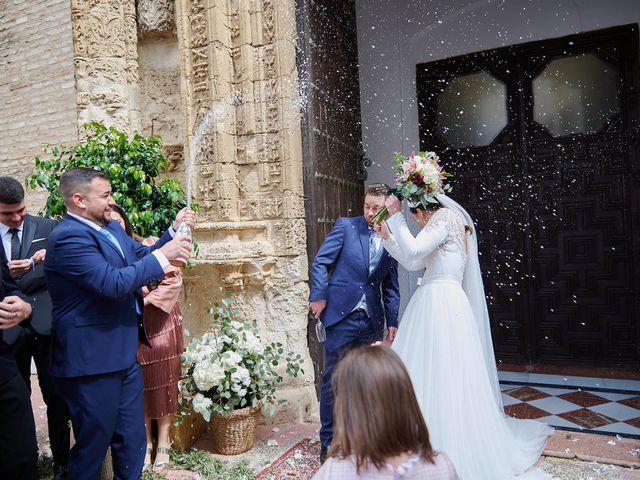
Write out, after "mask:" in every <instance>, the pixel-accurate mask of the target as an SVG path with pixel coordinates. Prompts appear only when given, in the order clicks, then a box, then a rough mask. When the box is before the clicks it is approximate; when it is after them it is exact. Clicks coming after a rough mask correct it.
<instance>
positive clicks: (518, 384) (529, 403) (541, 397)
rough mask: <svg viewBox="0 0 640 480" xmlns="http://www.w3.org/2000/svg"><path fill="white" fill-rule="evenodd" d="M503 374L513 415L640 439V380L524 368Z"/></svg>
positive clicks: (504, 396) (507, 403)
mask: <svg viewBox="0 0 640 480" xmlns="http://www.w3.org/2000/svg"><path fill="white" fill-rule="evenodd" d="M499 377H500V388H501V390H502V400H503V402H504V410H505V412H506V413H507V415H510V416H512V417H516V418H531V419H536V420H539V421H541V422H545V423H548V424H549V425H552V426H554V427H558V428H560V429H563V430H575V431H581V432H592V433H603V434H604V433H607V434H614V435H620V436H622V437H630V438H638V439H640V381H637V380H618V379H603V378H592V377H563V376H558V375H543V374H535V373H531V374H530V373H519V372H499Z"/></svg>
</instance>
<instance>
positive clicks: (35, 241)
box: [0, 215, 56, 335]
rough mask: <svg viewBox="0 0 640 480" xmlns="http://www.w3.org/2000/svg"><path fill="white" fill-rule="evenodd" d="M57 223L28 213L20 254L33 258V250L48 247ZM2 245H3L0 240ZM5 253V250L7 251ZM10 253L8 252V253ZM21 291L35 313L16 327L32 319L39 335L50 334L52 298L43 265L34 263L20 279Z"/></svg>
mask: <svg viewBox="0 0 640 480" xmlns="http://www.w3.org/2000/svg"><path fill="white" fill-rule="evenodd" d="M55 226H56V221H55V220H52V219H50V218H44V217H34V216H32V215H27V216H26V217H25V218H24V223H23V226H22V242H21V247H20V258H21V259H22V258H31V257H32V256H33V254H34V253H36V252H37V251H38V250H41V249H43V248H47V240H48V237H49V234H50V233H51V230H53V227H55ZM0 249H3V251H4V246H3V245H2V242H0ZM4 253H5V255H6V252H4ZM6 256H7V257H8V255H6ZM17 283H18V287H19V288H20V291H22V293H24V294H25V295H26V296H27V297H29V301H30V302H31V303H32V305H33V314H32V315H31V318H30V320H27V321H25V322H22V323H21V324H20V325H16V326H15V327H13V328H15V329H19V328H22V327H24V326H26V324H28V322H29V321H30V322H31V327H32V328H33V329H34V330H35V331H36V332H38V333H39V334H40V335H50V334H51V298H50V297H49V292H48V291H47V282H46V280H45V278H44V265H43V264H42V263H40V264H38V265H35V266H34V267H33V269H31V271H29V272H27V273H25V274H24V275H23V276H22V277H20V278H18V279H17Z"/></svg>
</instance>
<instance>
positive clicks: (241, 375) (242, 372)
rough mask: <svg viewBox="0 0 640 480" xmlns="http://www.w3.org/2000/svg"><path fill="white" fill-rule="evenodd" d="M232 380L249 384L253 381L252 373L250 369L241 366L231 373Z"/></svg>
mask: <svg viewBox="0 0 640 480" xmlns="http://www.w3.org/2000/svg"><path fill="white" fill-rule="evenodd" d="M231 381H232V382H233V383H236V384H242V385H249V384H250V383H251V375H250V374H249V370H247V369H246V368H243V367H240V368H238V369H237V370H236V371H235V372H233V373H232V374H231Z"/></svg>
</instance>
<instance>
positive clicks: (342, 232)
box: [309, 216, 400, 338]
mask: <svg viewBox="0 0 640 480" xmlns="http://www.w3.org/2000/svg"><path fill="white" fill-rule="evenodd" d="M380 248H382V247H380ZM363 293H365V294H366V300H367V309H368V310H369V317H370V318H371V321H372V323H373V327H374V329H375V331H376V333H377V336H378V337H380V338H381V337H382V334H383V332H384V323H385V320H386V322H387V326H388V327H397V326H398V309H399V307H400V291H399V288H398V262H397V261H396V260H394V259H393V258H392V257H391V256H390V255H389V254H388V253H387V251H386V250H384V249H383V252H382V256H381V258H380V261H379V262H378V266H377V268H376V269H375V270H374V271H373V272H369V231H368V225H367V222H366V221H365V219H364V217H363V216H359V217H341V218H338V220H337V221H336V224H335V226H334V227H333V230H331V232H329V235H327V237H326V238H325V240H324V243H323V244H322V246H321V247H320V249H319V250H318V253H317V254H316V257H315V259H314V260H313V264H312V266H311V295H310V296H309V300H311V301H314V300H326V301H327V306H326V307H325V309H324V311H323V312H322V321H323V323H324V325H325V326H326V327H330V326H331V325H334V324H336V323H338V322H339V321H340V320H342V319H343V318H344V317H345V316H347V315H348V314H349V312H351V310H353V309H354V307H355V306H356V305H357V304H358V301H360V299H361V298H362V294H363Z"/></svg>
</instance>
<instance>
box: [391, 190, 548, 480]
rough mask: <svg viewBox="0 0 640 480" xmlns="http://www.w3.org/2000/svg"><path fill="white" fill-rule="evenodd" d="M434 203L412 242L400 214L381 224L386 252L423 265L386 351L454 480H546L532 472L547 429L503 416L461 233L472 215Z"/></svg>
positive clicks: (474, 275)
mask: <svg viewBox="0 0 640 480" xmlns="http://www.w3.org/2000/svg"><path fill="white" fill-rule="evenodd" d="M437 198H438V200H439V201H440V203H441V204H442V205H444V206H446V207H448V208H440V209H439V210H438V211H437V212H436V213H434V215H433V216H432V217H431V219H430V220H429V222H428V223H427V225H426V226H425V227H424V228H423V229H422V231H421V232H420V233H419V234H418V235H417V236H416V237H414V236H413V235H412V234H411V232H410V231H409V228H408V227H407V224H406V221H405V218H404V216H403V215H402V214H401V213H396V214H395V215H393V216H391V217H390V218H389V219H388V220H387V225H388V226H389V229H390V230H391V233H392V236H391V237H389V239H387V240H385V241H384V246H385V248H386V249H387V251H388V252H389V253H390V254H391V255H392V256H393V257H394V258H396V259H397V260H398V261H399V263H400V264H401V265H403V266H404V267H405V268H406V269H407V270H410V271H415V270H421V269H423V268H426V271H425V274H424V277H423V279H422V284H421V285H420V286H419V287H418V289H417V290H416V291H415V293H414V294H413V296H412V297H411V300H410V301H409V304H408V305H407V308H406V311H405V313H404V315H403V317H402V321H401V323H400V327H399V329H398V334H397V336H396V339H395V341H394V343H393V347H392V348H393V350H395V351H396V353H397V354H398V355H399V356H400V358H402V360H403V361H404V363H405V365H406V367H407V369H408V371H409V375H410V376H411V380H412V382H413V386H414V389H415V392H416V396H417V398H418V402H419V404H420V408H421V409H422V413H423V415H424V417H425V421H426V423H427V427H428V429H429V435H430V438H431V443H432V445H433V448H434V449H435V450H440V451H443V452H445V453H446V454H447V455H448V456H449V458H451V460H452V462H453V464H454V465H455V467H456V470H457V472H458V475H459V476H460V478H461V479H462V480H507V479H523V480H524V479H526V480H530V479H549V478H551V477H550V476H549V475H547V474H545V473H544V472H542V471H540V470H538V469H535V468H530V467H532V465H533V464H534V463H535V462H536V461H537V459H538V458H539V457H540V455H541V453H542V451H543V449H544V446H545V443H546V440H547V437H548V436H549V435H552V434H553V429H552V428H551V427H549V426H548V425H546V424H543V423H540V422H536V421H533V420H516V419H513V418H511V417H508V416H506V415H505V414H504V411H503V406H502V400H501V395H500V387H499V384H498V378H497V371H496V367H495V360H494V354H493V346H492V344H491V333H490V330H489V317H488V313H487V307H486V301H485V298H484V289H483V287H482V278H481V275H480V266H479V263H478V254H477V241H476V238H475V234H471V235H465V231H464V225H465V224H467V225H473V224H472V221H471V218H469V216H468V214H467V213H466V212H465V211H464V209H462V207H460V206H459V205H458V204H457V203H456V202H454V201H453V200H451V199H450V198H448V197H446V196H444V195H439V196H438V197H437ZM465 236H466V237H467V238H466V240H467V243H466V245H465ZM399 408H402V407H401V406H399Z"/></svg>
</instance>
